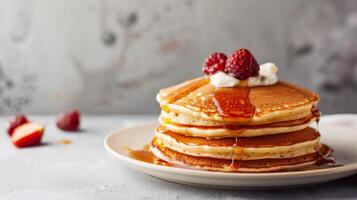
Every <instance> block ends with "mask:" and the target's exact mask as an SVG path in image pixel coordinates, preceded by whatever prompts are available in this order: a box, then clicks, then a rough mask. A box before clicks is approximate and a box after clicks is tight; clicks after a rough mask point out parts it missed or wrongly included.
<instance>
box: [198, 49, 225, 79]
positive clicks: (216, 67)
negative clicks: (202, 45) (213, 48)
mask: <svg viewBox="0 0 357 200" xmlns="http://www.w3.org/2000/svg"><path fill="white" fill-rule="evenodd" d="M226 60H227V56H226V55H225V54H224V53H220V52H214V53H212V54H211V55H210V56H209V57H208V58H206V60H205V63H204V64H203V73H204V74H206V75H212V74H215V73H216V72H217V71H224V68H225V65H226Z"/></svg>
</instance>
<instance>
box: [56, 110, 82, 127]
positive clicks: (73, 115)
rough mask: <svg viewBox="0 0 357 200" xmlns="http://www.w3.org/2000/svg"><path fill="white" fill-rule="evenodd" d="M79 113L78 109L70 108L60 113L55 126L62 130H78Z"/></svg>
mask: <svg viewBox="0 0 357 200" xmlns="http://www.w3.org/2000/svg"><path fill="white" fill-rule="evenodd" d="M80 117H81V114H80V112H79V111H78V110H71V111H67V112H64V113H62V114H60V115H59V116H58V118H57V127H58V128H60V129H61V130H64V131H78V130H79V125H80Z"/></svg>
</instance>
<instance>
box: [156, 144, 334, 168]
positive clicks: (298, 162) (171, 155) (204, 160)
mask: <svg viewBox="0 0 357 200" xmlns="http://www.w3.org/2000/svg"><path fill="white" fill-rule="evenodd" d="M151 151H152V152H153V153H154V155H155V156H156V157H158V158H160V159H162V160H164V161H166V162H169V163H172V164H174V165H179V166H183V167H190V168H195V169H201V170H214V171H226V172H273V171H283V170H294V169H297V168H302V167H304V166H308V165H311V164H314V163H316V162H319V161H320V160H323V159H324V158H326V157H328V156H329V155H330V154H331V152H332V151H331V149H330V148H328V147H327V146H325V145H322V146H321V148H320V149H319V152H317V153H311V154H306V155H303V156H298V157H294V158H276V159H261V160H244V161H243V160H234V161H232V160H227V159H217V158H209V157H197V156H190V155H186V154H182V153H179V152H176V151H173V150H171V149H169V148H166V147H163V146H161V145H158V144H157V143H156V141H155V140H153V142H152V145H151Z"/></svg>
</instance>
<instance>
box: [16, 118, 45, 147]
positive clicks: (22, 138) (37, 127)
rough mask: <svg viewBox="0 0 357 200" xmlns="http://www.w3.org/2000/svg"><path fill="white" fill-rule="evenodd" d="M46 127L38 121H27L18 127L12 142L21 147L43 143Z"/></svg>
mask: <svg viewBox="0 0 357 200" xmlns="http://www.w3.org/2000/svg"><path fill="white" fill-rule="evenodd" d="M44 129H45V127H44V126H43V125H41V124H37V123H31V122H29V123H26V124H23V125H21V126H19V127H17V128H16V129H15V131H14V133H13V135H12V136H11V141H12V143H13V144H14V145H15V146H17V147H19V148H23V147H32V146H38V145H40V144H41V140H42V135H43V131H44Z"/></svg>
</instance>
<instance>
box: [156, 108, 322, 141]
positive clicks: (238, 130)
mask: <svg viewBox="0 0 357 200" xmlns="http://www.w3.org/2000/svg"><path fill="white" fill-rule="evenodd" d="M314 121H316V117H315V116H313V115H312V114H310V115H309V116H306V117H303V118H301V119H296V120H290V121H284V122H274V123H269V124H264V125H255V126H248V125H236V124H224V123H220V124H219V123H217V124H215V125H211V126H209V125H208V124H203V125H197V123H196V124H195V121H191V122H190V123H184V120H182V119H180V117H179V116H178V115H176V116H175V115H169V114H167V113H166V112H164V111H163V112H162V114H161V115H160V117H159V122H160V124H161V125H162V126H164V127H166V128H167V129H168V130H171V131H174V132H177V133H181V134H183V135H187V136H194V137H206V138H221V137H255V136H262V135H273V134H278V133H287V132H293V131H298V130H302V129H304V128H306V127H308V126H309V125H310V124H311V123H312V122H314Z"/></svg>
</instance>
